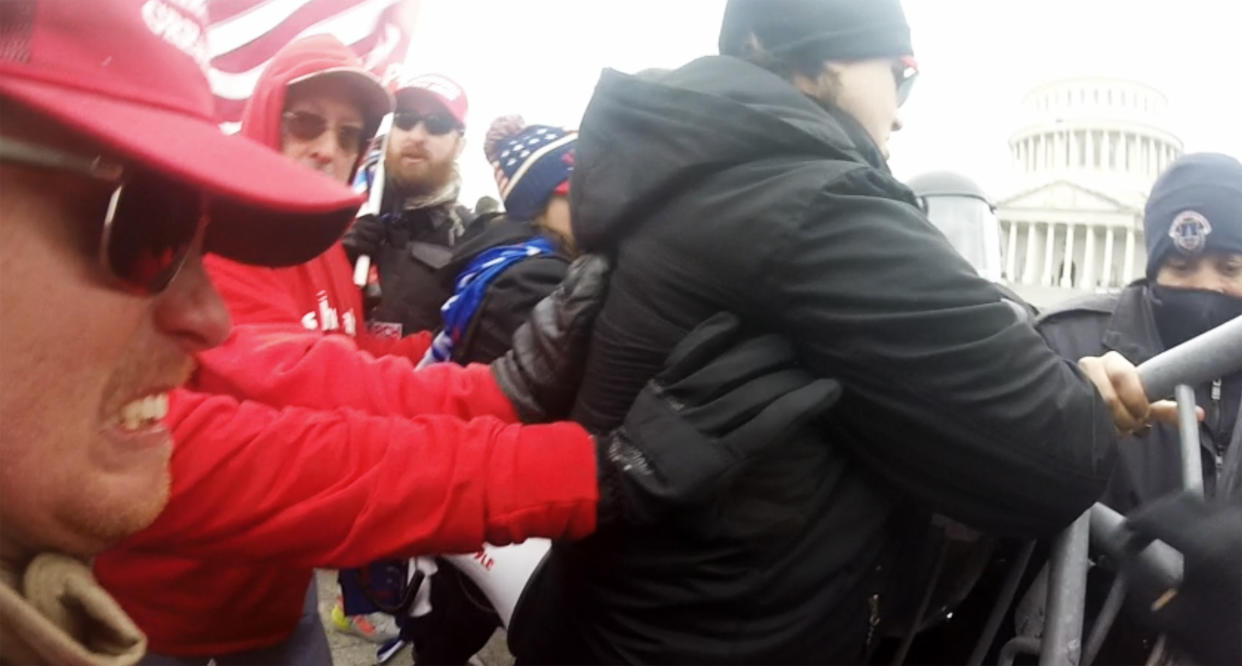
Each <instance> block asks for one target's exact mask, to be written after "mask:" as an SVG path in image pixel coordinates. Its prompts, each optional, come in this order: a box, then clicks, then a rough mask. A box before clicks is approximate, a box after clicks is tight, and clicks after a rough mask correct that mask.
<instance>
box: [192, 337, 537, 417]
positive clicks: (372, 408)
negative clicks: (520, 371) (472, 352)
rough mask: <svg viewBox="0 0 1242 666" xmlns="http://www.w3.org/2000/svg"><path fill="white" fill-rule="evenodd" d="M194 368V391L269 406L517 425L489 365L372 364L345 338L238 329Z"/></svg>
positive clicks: (393, 360) (388, 359)
mask: <svg viewBox="0 0 1242 666" xmlns="http://www.w3.org/2000/svg"><path fill="white" fill-rule="evenodd" d="M198 364H199V367H198V371H197V372H196V373H195V375H194V379H193V383H192V388H194V389H195V390H196V391H202V392H204V393H220V394H224V395H230V396H233V397H235V398H237V399H239V400H253V401H256V402H261V403H264V404H267V405H275V406H280V407H284V406H292V407H307V408H311V409H336V408H338V407H348V408H352V409H356V410H359V411H363V412H366V413H368V414H372V415H377V416H404V417H414V416H421V415H424V414H447V415H452V416H458V417H461V418H473V417H476V416H493V417H496V418H498V419H500V420H502V421H504V422H506V423H516V422H517V421H518V418H517V414H516V413H515V412H514V411H513V406H512V405H511V404H510V403H509V399H508V398H506V397H505V394H504V393H502V392H501V390H500V387H499V386H498V385H497V384H496V380H495V378H494V377H493V376H492V372H491V369H490V368H489V367H488V366H486V365H469V366H464V367H463V366H459V365H454V364H450V363H440V364H437V365H433V366H428V367H426V368H423V369H422V370H418V371H415V370H414V366H413V364H411V363H410V362H409V361H408V360H406V359H404V358H401V357H397V356H384V357H381V358H375V357H373V356H371V355H370V354H367V353H366V352H363V351H361V350H359V349H358V347H357V346H356V345H354V342H353V340H352V339H350V338H349V337H347V336H344V335H324V334H321V333H316V332H309V333H308V332H304V331H290V330H289V329H288V327H286V326H282V325H272V326H266V325H258V324H251V325H244V326H235V327H233V331H232V333H231V334H230V335H229V338H228V340H226V341H225V343H224V344H223V345H221V346H219V347H216V348H214V349H210V350H207V351H205V352H203V353H201V354H199V356H198Z"/></svg>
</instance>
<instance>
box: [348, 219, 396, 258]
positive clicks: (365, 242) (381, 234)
mask: <svg viewBox="0 0 1242 666" xmlns="http://www.w3.org/2000/svg"><path fill="white" fill-rule="evenodd" d="M387 234H388V230H387V227H386V224H385V222H384V220H382V219H381V218H380V216H378V215H364V216H363V217H360V218H358V219H356V220H354V223H353V224H352V225H350V227H349V229H347V230H346V231H345V235H344V236H343V237H342V238H341V245H343V246H345V254H346V255H347V256H348V257H349V263H350V264H351V265H352V264H353V263H354V262H356V261H358V257H360V256H362V255H364V254H366V255H370V256H371V258H372V259H374V258H375V256H376V255H377V254H379V251H380V248H381V247H382V246H383V245H384V239H385V238H386V236H387Z"/></svg>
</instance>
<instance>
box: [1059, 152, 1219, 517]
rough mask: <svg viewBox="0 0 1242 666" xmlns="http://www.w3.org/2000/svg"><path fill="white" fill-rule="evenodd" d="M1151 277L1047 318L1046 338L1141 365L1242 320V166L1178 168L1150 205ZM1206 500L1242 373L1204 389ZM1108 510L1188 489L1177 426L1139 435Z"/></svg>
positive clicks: (1200, 390) (1077, 353)
mask: <svg viewBox="0 0 1242 666" xmlns="http://www.w3.org/2000/svg"><path fill="white" fill-rule="evenodd" d="M1144 225H1145V227H1146V234H1147V275H1146V277H1144V278H1143V279H1140V280H1138V281H1136V282H1134V283H1133V284H1131V285H1130V286H1128V287H1126V288H1125V289H1124V290H1122V291H1121V293H1119V294H1110V295H1107V296H1092V297H1088V298H1086V299H1084V300H1081V301H1077V302H1074V303H1071V304H1069V305H1067V306H1065V307H1062V308H1060V309H1057V310H1054V311H1051V312H1048V313H1046V314H1044V316H1043V317H1042V318H1041V320H1040V323H1039V330H1040V331H1041V332H1042V333H1043V334H1044V337H1045V338H1047V339H1048V342H1049V344H1051V345H1052V347H1053V349H1056V350H1057V351H1058V352H1060V353H1061V354H1062V355H1063V356H1065V357H1066V358H1069V359H1078V358H1081V357H1083V356H1095V355H1099V354H1103V353H1105V352H1108V351H1117V352H1120V353H1121V354H1122V355H1123V356H1125V357H1126V358H1127V359H1128V360H1129V361H1130V362H1132V363H1135V364H1138V363H1142V362H1143V361H1146V360H1147V359H1149V358H1151V357H1152V356H1155V355H1156V354H1158V353H1160V352H1162V351H1164V350H1166V349H1168V348H1170V347H1173V346H1176V345H1178V344H1181V343H1182V342H1185V341H1186V340H1189V339H1190V338H1193V337H1194V336H1196V335H1198V334H1200V333H1203V332H1204V331H1207V330H1208V329H1211V328H1214V327H1216V326H1218V325H1220V324H1222V323H1224V322H1226V321H1229V320H1230V319H1232V318H1234V317H1237V316H1242V163H1239V162H1238V161H1237V160H1236V159H1234V158H1232V157H1229V156H1227V155H1220V154H1213V153H1196V154H1191V155H1186V156H1184V157H1182V158H1181V159H1179V160H1177V161H1176V162H1174V163H1173V165H1172V166H1170V167H1169V169H1168V170H1167V171H1165V172H1164V174H1163V175H1161V176H1160V178H1159V179H1158V180H1157V181H1156V184H1155V186H1154V187H1153V188H1152V192H1151V197H1150V198H1149V199H1148V201H1147V209H1146V213H1145V219H1144ZM1195 395H1196V398H1197V401H1198V403H1199V406H1200V407H1202V408H1203V411H1204V413H1205V418H1204V419H1203V423H1202V425H1201V426H1200V430H1199V437H1200V443H1201V447H1202V448H1201V453H1202V456H1203V476H1204V486H1205V492H1206V494H1207V495H1208V496H1209V497H1211V496H1213V495H1214V494H1215V491H1216V486H1217V480H1218V478H1217V477H1218V475H1219V474H1220V472H1221V468H1222V465H1223V463H1224V460H1225V453H1226V451H1227V449H1228V447H1229V442H1230V440H1231V439H1235V438H1236V434H1235V433H1236V431H1237V429H1238V408H1239V403H1240V402H1242V374H1233V375H1230V376H1227V377H1220V378H1218V379H1216V380H1215V381H1212V382H1210V383H1209V384H1206V385H1204V386H1196V387H1195ZM1129 440H1130V441H1127V442H1125V443H1124V444H1123V445H1122V446H1121V447H1120V448H1119V452H1120V457H1119V460H1118V464H1117V467H1116V469H1115V470H1114V472H1113V476H1112V479H1111V480H1110V482H1109V486H1108V490H1107V492H1106V493H1105V495H1104V498H1103V501H1104V503H1106V504H1108V505H1109V506H1112V507H1113V508H1115V509H1117V510H1118V511H1121V512H1123V513H1124V512H1128V511H1130V510H1131V509H1134V508H1136V507H1137V506H1139V505H1141V504H1145V503H1147V502H1149V501H1151V500H1153V499H1155V498H1157V497H1159V496H1162V495H1165V494H1167V493H1170V492H1174V491H1176V490H1178V489H1179V488H1181V484H1182V480H1181V464H1180V462H1179V454H1178V444H1177V443H1178V434H1177V426H1176V425H1169V424H1159V423H1158V424H1155V425H1154V427H1153V428H1152V429H1151V430H1148V431H1142V432H1139V433H1136V434H1134V435H1132V436H1131V437H1130V438H1129Z"/></svg>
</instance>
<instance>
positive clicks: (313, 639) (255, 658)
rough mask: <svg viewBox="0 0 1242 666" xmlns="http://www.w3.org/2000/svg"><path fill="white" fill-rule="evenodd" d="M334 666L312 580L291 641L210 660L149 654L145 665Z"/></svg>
mask: <svg viewBox="0 0 1242 666" xmlns="http://www.w3.org/2000/svg"><path fill="white" fill-rule="evenodd" d="M213 661H214V662H215V666H332V650H331V648H329V647H328V636H327V635H326V634H325V633H324V631H323V623H322V622H320V620H319V594H318V593H317V592H316V591H315V581H314V580H313V579H312V580H311V584H310V588H308V589H307V590H306V605H305V606H303V608H302V619H300V620H298V625H297V627H296V628H295V629H294V630H293V633H292V634H290V635H289V638H288V639H287V640H285V641H283V642H281V643H277V644H276V645H272V646H270V647H265V648H259V649H257V650H247V651H246V652H234V653H231V654H218V655H212V656H209V657H170V656H166V655H162V654H148V655H147V656H146V657H145V658H143V660H142V661H141V662H139V663H140V664H141V666H205V665H206V664H208V663H210V662H213Z"/></svg>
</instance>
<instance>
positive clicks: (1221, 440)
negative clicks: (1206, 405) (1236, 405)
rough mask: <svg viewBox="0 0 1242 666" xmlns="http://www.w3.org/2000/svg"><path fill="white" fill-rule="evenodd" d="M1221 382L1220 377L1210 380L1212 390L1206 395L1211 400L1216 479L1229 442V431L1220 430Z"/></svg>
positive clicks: (1223, 462) (1221, 416)
mask: <svg viewBox="0 0 1242 666" xmlns="http://www.w3.org/2000/svg"><path fill="white" fill-rule="evenodd" d="M1221 383H1222V380H1220V379H1214V380H1212V390H1211V393H1210V395H1209V396H1208V397H1209V399H1210V400H1211V401H1212V414H1211V418H1212V440H1213V441H1212V449H1213V450H1212V454H1213V456H1214V457H1215V458H1216V478H1217V479H1220V473H1221V469H1222V468H1223V467H1224V466H1225V447H1226V446H1228V443H1229V433H1222V432H1221V431H1220V430H1221V427H1220V426H1221V419H1223V418H1224V415H1223V414H1222V413H1221V410H1220V395H1221Z"/></svg>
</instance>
